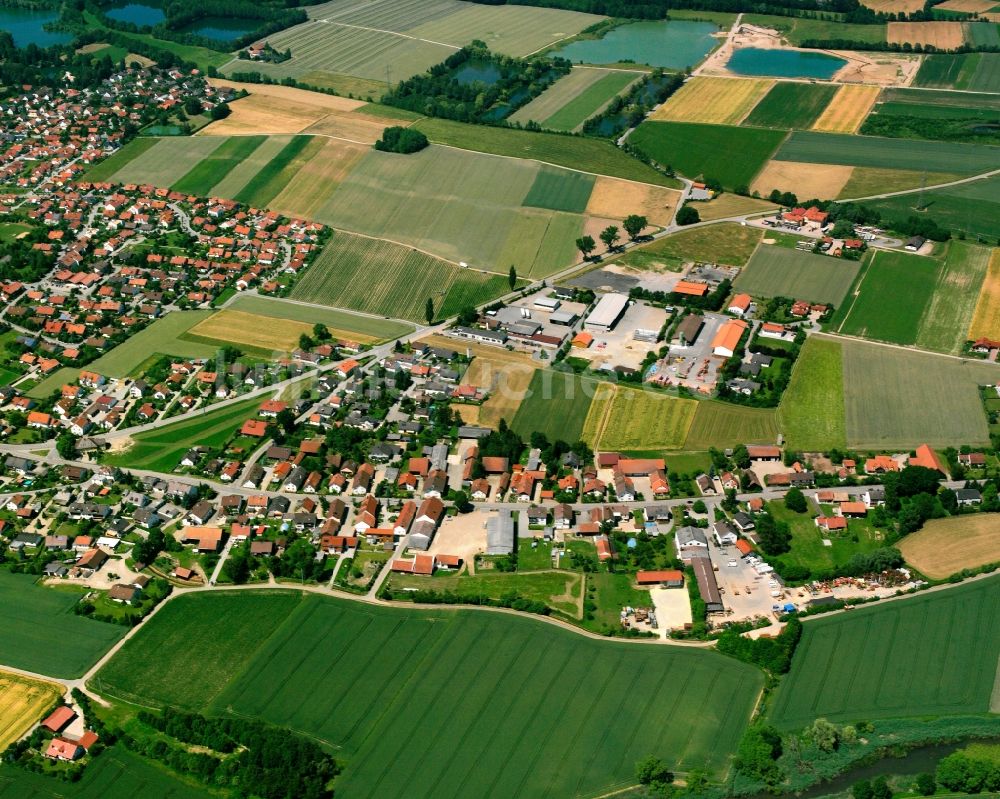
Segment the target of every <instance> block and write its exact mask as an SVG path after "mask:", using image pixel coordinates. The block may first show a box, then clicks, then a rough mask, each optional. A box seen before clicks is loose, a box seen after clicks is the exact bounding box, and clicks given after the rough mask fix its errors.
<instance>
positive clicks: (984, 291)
mask: <svg viewBox="0 0 1000 799" xmlns="http://www.w3.org/2000/svg"><path fill="white" fill-rule="evenodd" d="M968 337H969V340H970V341H975V340H976V339H977V338H989V339H993V340H994V341H996V340H997V339H1000V249H997V250H993V256H992V257H991V258H990V265H989V267H988V268H987V270H986V279H985V280H983V285H982V288H980V289H979V299H978V300H977V301H976V311H975V313H974V314H973V315H972V323H971V324H970V325H969V336H968Z"/></svg>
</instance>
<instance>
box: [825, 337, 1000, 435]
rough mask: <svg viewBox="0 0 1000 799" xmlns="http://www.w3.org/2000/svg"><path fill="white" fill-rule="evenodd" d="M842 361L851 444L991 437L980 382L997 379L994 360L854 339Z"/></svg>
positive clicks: (990, 381)
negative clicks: (947, 355) (959, 357)
mask: <svg viewBox="0 0 1000 799" xmlns="http://www.w3.org/2000/svg"><path fill="white" fill-rule="evenodd" d="M843 361H844V395H845V396H844V406H845V412H846V426H847V427H846V429H847V445H848V446H850V447H854V448H856V449H890V450H891V449H893V448H896V447H908V448H909V447H914V446H916V445H918V444H930V445H931V446H933V447H948V446H958V445H960V444H971V445H983V444H986V443H987V442H988V441H989V430H988V429H987V424H986V414H985V412H984V411H983V405H982V402H981V400H980V398H979V386H980V385H986V384H991V383H996V382H997V368H996V366H995V365H993V364H987V363H984V362H982V361H959V360H955V359H951V358H945V357H942V356H940V355H931V354H927V353H921V352H908V351H905V350H900V349H898V348H893V347H886V346H883V345H879V344H867V343H863V342H856V341H850V342H847V341H845V342H844V343H843ZM916 398H919V399H918V400H917V399H916Z"/></svg>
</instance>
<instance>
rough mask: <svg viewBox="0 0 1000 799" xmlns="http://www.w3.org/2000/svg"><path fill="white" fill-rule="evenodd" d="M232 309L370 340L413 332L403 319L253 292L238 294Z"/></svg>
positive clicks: (397, 336)
mask: <svg viewBox="0 0 1000 799" xmlns="http://www.w3.org/2000/svg"><path fill="white" fill-rule="evenodd" d="M226 307H227V308H228V309H231V310H234V311H245V312H247V313H252V314H258V315H259V316H269V317H274V318H276V319H290V320H292V321H295V322H308V323H309V324H310V325H315V324H316V323H319V324H322V325H326V326H327V328H328V329H329V330H330V332H331V333H332V334H333V335H334V336H337V337H345V338H350V337H351V336H355V337H362V338H365V339H369V340H372V339H374V340H377V341H381V340H384V339H391V338H399V337H401V336H405V335H406V334H407V333H412V332H413V326H412V325H408V324H404V323H402V322H391V321H389V320H388V319H378V318H375V317H372V316H362V315H360V314H353V313H348V312H347V311H338V310H337V309H335V308H320V307H317V306H315V305H303V304H301V303H297V302H290V301H288V300H279V299H277V298H272V297H263V296H259V295H255V294H241V295H239V296H237V297H236V299H234V300H233V301H232V302H231V303H229V305H228V306H226Z"/></svg>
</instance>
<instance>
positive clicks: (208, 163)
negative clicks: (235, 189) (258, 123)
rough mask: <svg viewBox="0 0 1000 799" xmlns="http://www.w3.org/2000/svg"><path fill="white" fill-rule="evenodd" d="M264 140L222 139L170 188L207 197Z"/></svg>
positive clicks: (241, 137) (253, 137)
mask: <svg viewBox="0 0 1000 799" xmlns="http://www.w3.org/2000/svg"><path fill="white" fill-rule="evenodd" d="M266 139H267V137H266V136H230V137H229V138H226V139H223V140H222V143H221V144H220V145H219V146H218V147H216V148H215V149H214V150H213V151H212V153H211V155H209V156H208V157H207V158H205V159H203V160H202V161H199V162H198V163H197V164H195V166H193V167H192V168H191V169H190V170H189V171H188V172H187V173H186V174H184V175H183V176H182V177H181V178H180V179H179V180H177V181H176V182H174V183H173V184H172V185H171V188H172V189H173V190H174V191H179V192H182V193H184V194H194V195H196V196H199V197H205V196H208V195H209V194H210V193H211V191H212V187H213V186H215V185H216V184H217V183H219V182H220V181H222V180H224V179H225V177H226V176H227V175H228V174H229V173H230V172H231V171H232V170H233V169H235V168H236V167H237V166H238V165H239V164H241V163H243V161H244V160H246V159H247V158H249V157H250V156H251V154H252V153H253V151H254V150H256V149H257V148H258V147H260V146H261V145H262V144H263V143H264V141H265V140H266Z"/></svg>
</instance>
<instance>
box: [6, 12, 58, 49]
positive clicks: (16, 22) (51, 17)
mask: <svg viewBox="0 0 1000 799" xmlns="http://www.w3.org/2000/svg"><path fill="white" fill-rule="evenodd" d="M57 19H59V12H58V11H49V10H40V11H35V10H33V9H27V8H0V29H3V30H5V31H8V32H9V33H10V34H11V36H13V37H14V44H15V46H17V47H27V46H28V45H29V44H35V45H38V46H39V47H51V46H52V45H54V44H66V43H68V42H70V41H71V40H72V39H73V34H71V33H63V32H57V31H47V30H45V28H44V26H45V24H46V23H49V22H55V21H56V20H57Z"/></svg>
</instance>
